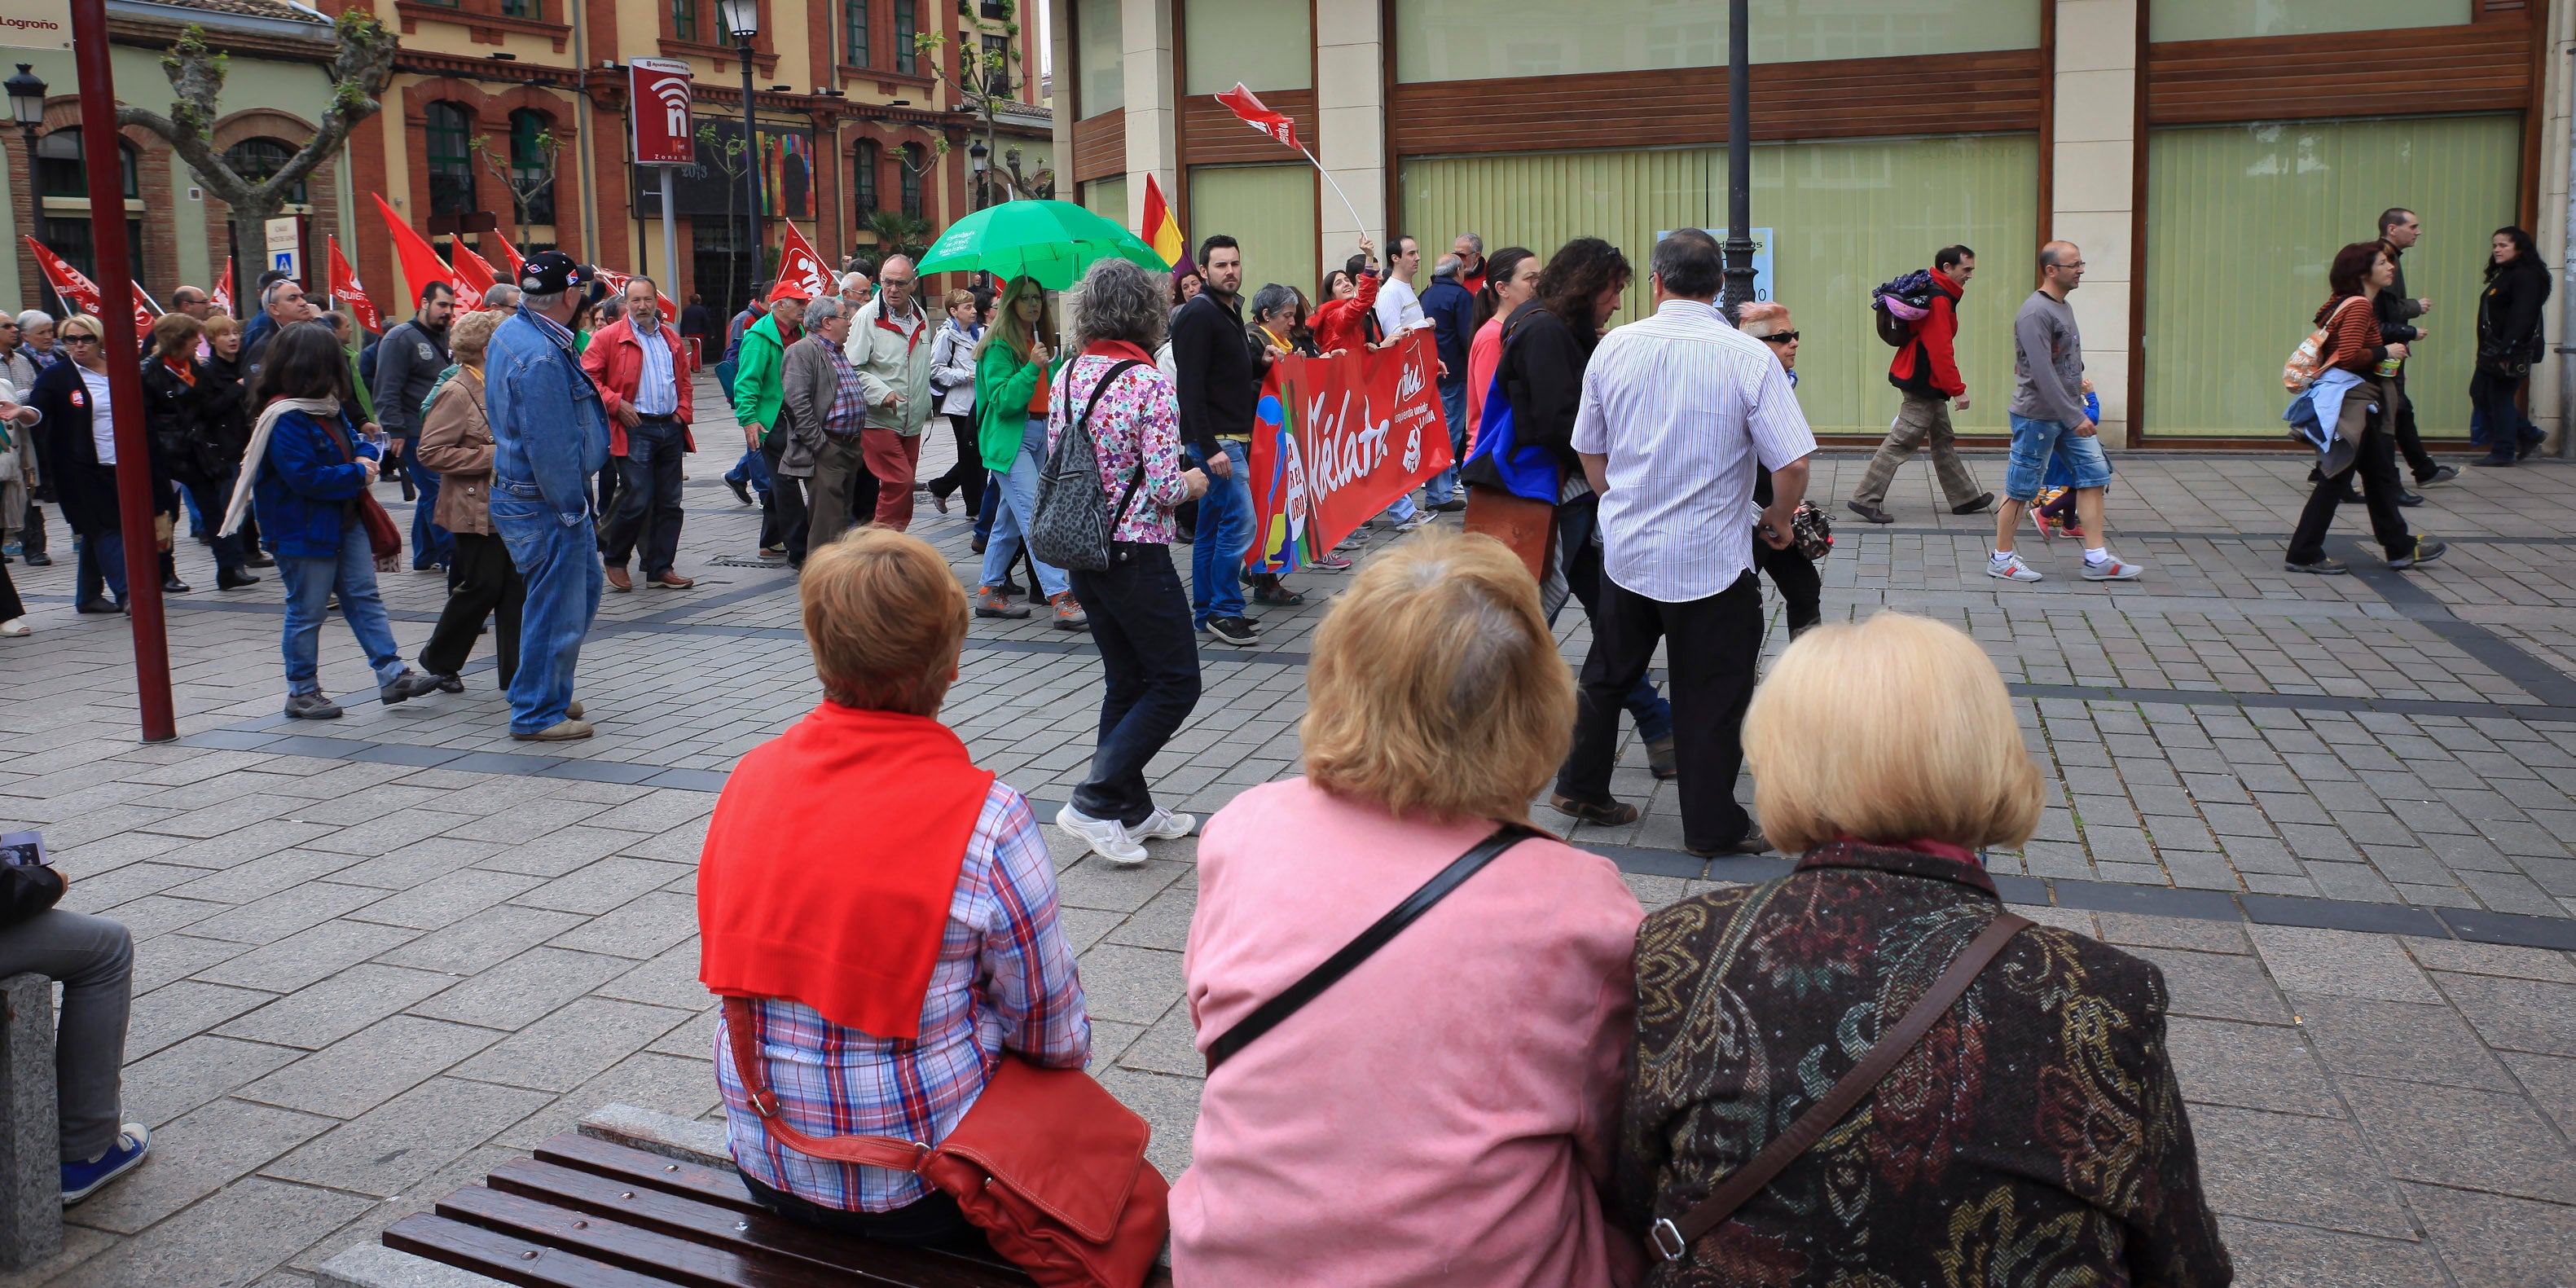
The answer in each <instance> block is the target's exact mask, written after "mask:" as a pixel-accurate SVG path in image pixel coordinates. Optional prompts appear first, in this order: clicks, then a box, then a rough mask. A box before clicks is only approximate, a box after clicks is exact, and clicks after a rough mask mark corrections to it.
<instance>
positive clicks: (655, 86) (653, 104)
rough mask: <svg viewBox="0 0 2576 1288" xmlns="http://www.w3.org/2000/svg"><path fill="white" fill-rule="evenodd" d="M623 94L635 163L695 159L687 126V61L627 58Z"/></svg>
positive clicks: (674, 162)
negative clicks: (632, 125)
mask: <svg viewBox="0 0 2576 1288" xmlns="http://www.w3.org/2000/svg"><path fill="white" fill-rule="evenodd" d="M627 98H628V104H629V107H628V110H629V112H630V113H631V114H632V115H633V117H634V119H635V138H634V147H635V163H636V164H637V165H690V164H693V163H694V162H695V161H696V160H697V156H696V151H697V149H696V144H695V141H694V140H693V139H692V138H691V136H690V130H689V100H690V89H689V65H688V64H687V63H685V62H681V61H679V60H678V59H673V58H636V59H631V60H629V62H628V64H627Z"/></svg>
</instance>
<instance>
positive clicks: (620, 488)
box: [581, 277, 698, 591]
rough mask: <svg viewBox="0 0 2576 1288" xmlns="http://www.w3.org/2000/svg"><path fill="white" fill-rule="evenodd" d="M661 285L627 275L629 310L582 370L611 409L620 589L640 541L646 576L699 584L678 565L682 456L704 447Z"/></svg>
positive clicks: (614, 560) (611, 539)
mask: <svg viewBox="0 0 2576 1288" xmlns="http://www.w3.org/2000/svg"><path fill="white" fill-rule="evenodd" d="M655 291H656V288H655V286H654V285H653V279H651V278H649V277H631V278H628V279H627V281H626V299H625V301H624V303H625V313H626V316H624V317H622V318H619V319H618V320H617V321H616V322H615V323H614V324H613V325H610V326H607V327H603V328H601V329H600V331H599V333H598V334H596V335H594V336H592V337H590V347H589V348H588V349H586V350H583V351H582V355H581V369H582V371H583V372H585V373H586V374H588V375H589V376H590V381H591V383H592V384H594V385H597V386H599V401H600V403H601V405H602V406H604V407H606V408H607V409H608V460H609V465H610V466H611V467H612V468H614V469H616V471H617V513H616V514H614V515H612V516H610V518H609V520H608V532H607V534H606V535H607V538H608V545H607V548H606V550H605V551H604V552H603V553H604V554H605V555H606V557H607V563H608V569H607V572H608V584H609V585H610V586H611V587H613V588H615V589H617V590H620V591H631V590H633V589H635V583H634V582H633V581H632V580H631V579H629V578H628V576H627V574H626V561H627V560H628V559H629V558H632V557H633V556H634V554H635V547H636V545H637V544H638V542H639V540H640V542H641V544H642V545H643V547H644V580H646V581H649V582H651V583H653V584H654V585H656V586H661V587H664V588H666V589H670V590H686V589H688V588H689V587H691V586H694V585H696V584H697V583H696V582H694V581H691V580H690V579H689V578H686V577H683V576H681V575H680V574H679V571H678V570H677V569H675V568H673V567H672V566H671V565H672V564H673V563H674V562H676V561H677V560H678V558H679V554H680V484H681V481H682V476H681V473H680V462H681V455H682V453H684V452H694V451H696V450H698V447H697V444H696V443H695V442H693V441H691V439H690V437H689V413H690V412H691V411H692V410H693V407H692V403H693V402H694V399H693V398H692V396H691V390H690V387H689V348H688V346H687V345H685V344H682V343H680V336H679V333H678V332H676V331H673V330H672V329H671V328H670V326H669V324H667V323H665V322H664V321H663V320H662V308H661V305H660V303H659V302H658V301H657V300H656V299H655V298H654V295H655ZM648 518H649V519H650V521H651V524H652V530H651V531H650V532H647V531H646V530H645V524H646V521H647V519H648Z"/></svg>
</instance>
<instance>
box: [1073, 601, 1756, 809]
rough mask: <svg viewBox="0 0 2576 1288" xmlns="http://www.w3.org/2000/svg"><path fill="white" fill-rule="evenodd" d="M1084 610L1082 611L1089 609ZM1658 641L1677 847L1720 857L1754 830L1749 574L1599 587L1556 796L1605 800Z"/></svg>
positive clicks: (1753, 606) (1752, 628) (1752, 624)
mask: <svg viewBox="0 0 2576 1288" xmlns="http://www.w3.org/2000/svg"><path fill="white" fill-rule="evenodd" d="M1083 603H1084V606H1085V607H1088V606H1089V604H1090V601H1089V600H1085V601H1083ZM1658 641H1660V642H1662V643H1663V644H1665V646H1666V647H1665V650H1664V653H1665V658H1666V661H1667V663H1668V666H1669V669H1670V671H1671V674H1672V684H1671V686H1670V692H1671V696H1672V703H1673V759H1674V762H1675V764H1676V766H1677V768H1678V769H1679V770H1680V780H1679V782H1678V783H1677V784H1676V786H1677V787H1678V788H1679V791H1680V795H1681V805H1682V844H1683V845H1685V846H1687V847H1689V848H1691V849H1694V850H1716V849H1723V848H1725V847H1727V846H1731V845H1733V844H1735V843H1736V842H1738V841H1741V840H1743V839H1744V837H1745V836H1746V834H1748V833H1750V832H1751V831H1752V830H1753V818H1752V816H1751V815H1749V814H1747V813H1745V812H1744V807H1743V806H1741V805H1738V804H1736V803H1735V775H1736V772H1737V771H1738V770H1740V769H1742V768H1743V766H1744V744H1743V732H1744V709H1745V708H1746V707H1747V706H1750V705H1751V704H1752V702H1753V680H1754V667H1755V664H1756V662H1757V661H1758V660H1759V658H1760V657H1761V654H1762V589H1761V583H1760V582H1758V581H1756V580H1755V579H1754V576H1753V574H1752V573H1750V572H1747V573H1745V574H1744V575H1743V576H1741V577H1738V578H1736V579H1735V584H1733V585H1731V586H1728V587H1727V588H1726V589H1724V590H1721V591H1719V592H1718V593H1716V594H1714V595H1711V596H1709V597H1707V598H1705V599H1694V600H1689V601H1687V602H1684V603H1678V604H1673V603H1666V602H1664V601H1662V600H1659V599H1648V598H1647V597H1645V596H1644V595H1640V594H1638V593H1637V592H1635V591H1633V590H1630V589H1628V588H1627V587H1625V586H1622V585H1620V584H1619V583H1618V582H1617V581H1615V580H1612V579H1609V578H1606V577H1605V578H1603V579H1602V586H1601V610H1600V612H1599V613H1598V614H1596V615H1595V616H1594V617H1593V619H1592V652H1591V654H1590V655H1589V656H1587V657H1585V658H1584V659H1583V676H1582V679H1583V690H1582V694H1581V696H1580V698H1579V699H1578V700H1577V702H1576V704H1575V709H1574V748H1573V750H1572V752H1571V753H1569V754H1568V755H1567V756H1566V758H1565V768H1564V769H1563V770H1561V771H1559V772H1558V774H1557V779H1556V790H1557V791H1558V792H1559V793H1560V794H1562V795H1565V796H1567V797H1570V798H1572V799H1574V800H1578V801H1582V802H1585V803H1587V804H1593V805H1607V804H1609V803H1610V802H1611V799H1612V798H1611V795H1610V758H1611V752H1612V749H1613V747H1614V745H1615V744H1616V742H1617V739H1618V734H1619V711H1620V707H1621V705H1622V704H1623V702H1624V701H1625V699H1626V698H1627V696H1628V692H1629V691H1630V690H1631V689H1634V688H1636V687H1637V682H1638V681H1639V680H1642V679H1644V678H1645V676H1646V669H1647V667H1648V666H1650V665H1651V664H1652V663H1653V661H1654V657H1655V645H1656V643H1657V642H1658Z"/></svg>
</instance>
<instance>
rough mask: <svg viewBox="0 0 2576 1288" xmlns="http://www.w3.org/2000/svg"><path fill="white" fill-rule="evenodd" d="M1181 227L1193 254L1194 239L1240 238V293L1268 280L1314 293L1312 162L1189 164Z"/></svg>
mask: <svg viewBox="0 0 2576 1288" xmlns="http://www.w3.org/2000/svg"><path fill="white" fill-rule="evenodd" d="M1121 222H1124V219H1123V216H1122V218H1121ZM1184 229H1185V231H1186V232H1187V233H1188V234H1189V239H1190V247H1189V250H1190V255H1191V257H1192V258H1193V259H1195V258H1196V257H1197V255H1198V246H1199V243H1200V242H1202V241H1205V240H1207V239H1208V238H1209V237H1212V236H1214V235H1216V234H1218V233H1225V234H1227V235H1228V236H1231V237H1233V238H1234V239H1235V240H1236V241H1238V242H1241V243H1242V244H1243V294H1244V298H1245V299H1247V300H1248V299H1250V298H1251V297H1252V294H1253V292H1255V291H1258V290H1260V289H1261V288H1262V286H1263V285H1264V284H1266V283H1270V282H1279V283H1282V284H1284V285H1288V286H1294V287H1296V288H1297V289H1299V290H1301V291H1304V292H1305V293H1306V298H1307V299H1308V300H1309V301H1312V300H1313V299H1314V298H1315V286H1316V277H1317V274H1316V272H1315V168H1314V167H1313V166H1310V165H1307V164H1305V163H1303V162H1299V163H1298V164H1296V165H1225V166H1214V165H1198V166H1191V167H1190V217H1189V222H1188V223H1187V224H1186V225H1185V226H1184ZM1201 267H1205V266H1204V265H1202V266H1201Z"/></svg>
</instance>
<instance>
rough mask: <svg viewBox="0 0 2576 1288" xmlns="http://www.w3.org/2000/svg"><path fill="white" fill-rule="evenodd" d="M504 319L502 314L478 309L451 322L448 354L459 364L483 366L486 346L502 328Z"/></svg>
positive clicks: (448, 329) (448, 335)
mask: <svg viewBox="0 0 2576 1288" xmlns="http://www.w3.org/2000/svg"><path fill="white" fill-rule="evenodd" d="M502 320H503V315H502V314H499V313H485V312H481V311H477V312H473V313H468V314H465V315H464V316H462V317H459V318H458V319H456V320H455V321H454V322H452V323H449V324H448V327H447V356H449V357H451V358H454V359H455V360H456V362H457V364H458V365H459V366H467V367H479V366H482V365H483V349H484V346H486V345H489V344H490V343H491V342H492V333H493V332H494V331H498V330H500V329H501V323H502Z"/></svg>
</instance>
